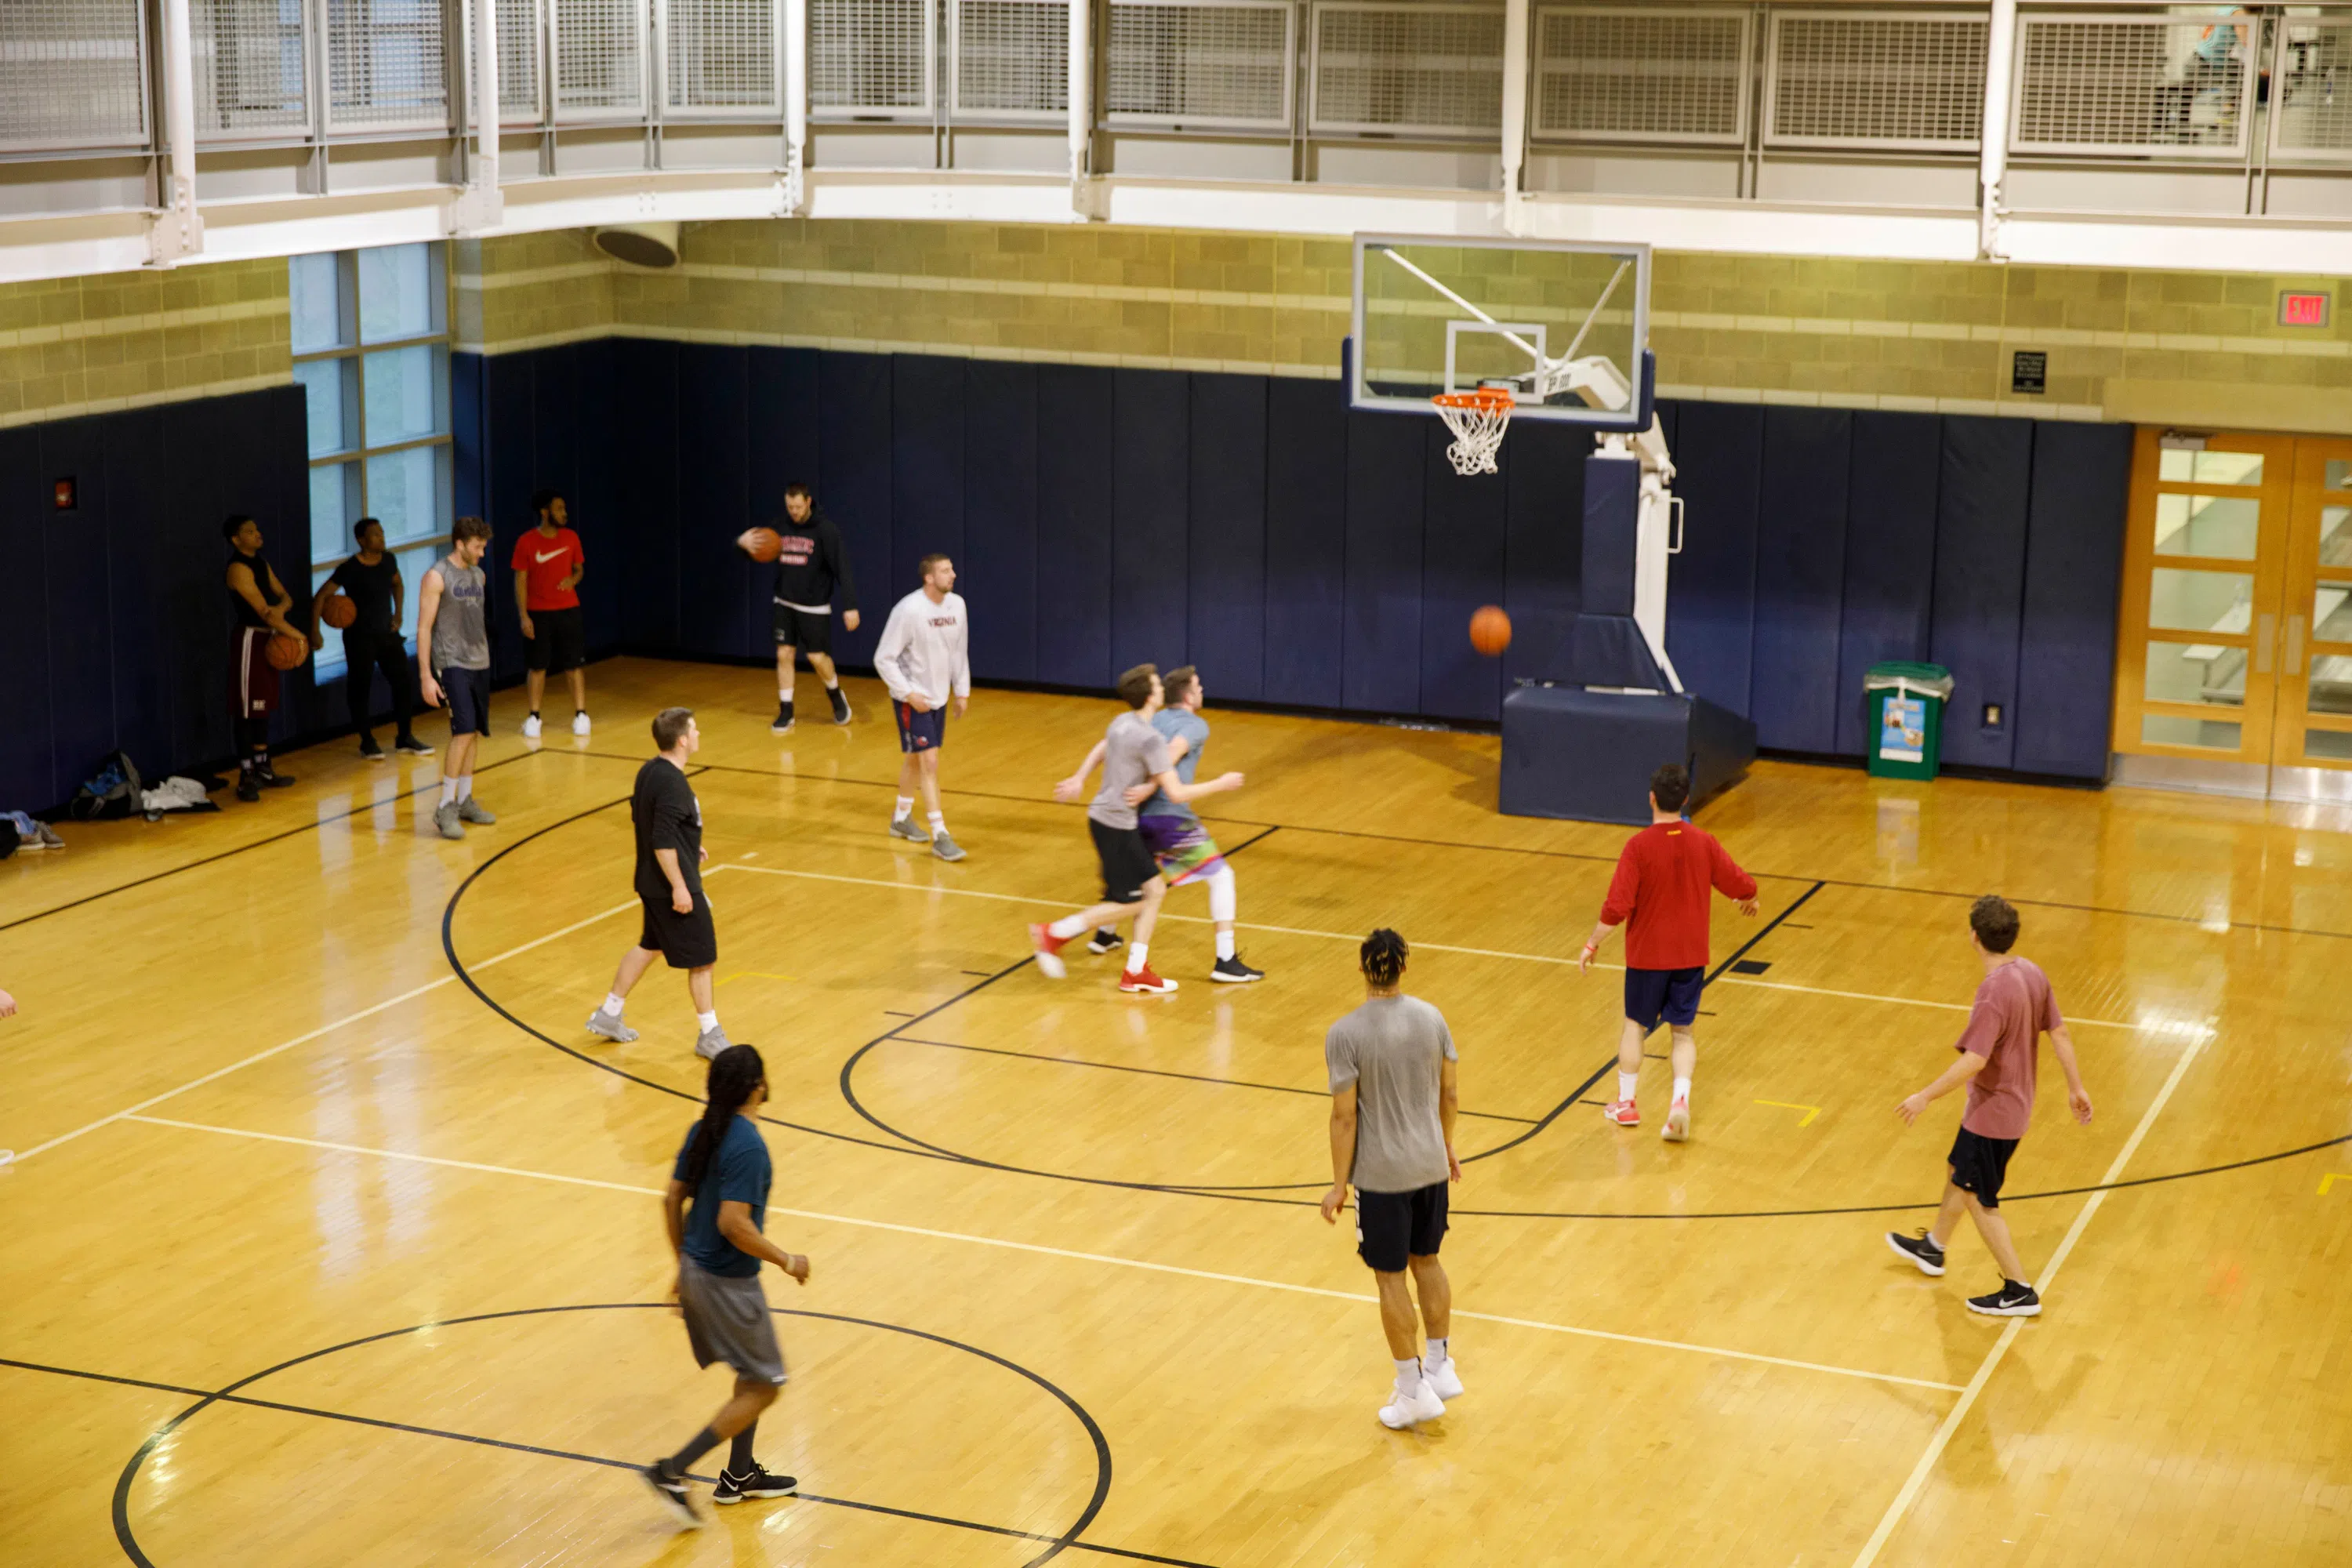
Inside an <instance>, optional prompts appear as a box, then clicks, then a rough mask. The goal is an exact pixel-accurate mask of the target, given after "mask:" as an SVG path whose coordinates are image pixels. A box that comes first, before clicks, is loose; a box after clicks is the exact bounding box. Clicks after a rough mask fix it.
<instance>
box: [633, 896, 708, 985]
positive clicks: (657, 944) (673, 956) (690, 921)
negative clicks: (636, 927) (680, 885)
mask: <svg viewBox="0 0 2352 1568" xmlns="http://www.w3.org/2000/svg"><path fill="white" fill-rule="evenodd" d="M637 901H638V902H639V903H642V904H643V905H645V907H646V923H645V930H644V931H642V932H640V933H639V934H638V937H637V945H638V946H639V947H642V948H645V949H646V950H648V951H650V952H658V953H660V954H661V955H662V957H663V959H664V960H665V961H667V963H668V964H669V966H670V967H671V968H672V969H700V968H703V967H704V966H706V965H708V964H713V963H718V962H719V928H718V927H717V926H716V925H714V924H712V923H711V919H710V900H709V899H706V898H704V897H703V896H702V895H701V894H700V893H699V892H698V893H696V894H695V895H694V912H693V913H692V914H685V915H682V914H679V913H678V912H677V910H675V909H672V908H671V907H670V901H669V894H667V892H665V893H663V894H661V895H660V896H659V897H656V898H648V897H647V896H646V895H645V894H643V893H639V894H638V895H637Z"/></svg>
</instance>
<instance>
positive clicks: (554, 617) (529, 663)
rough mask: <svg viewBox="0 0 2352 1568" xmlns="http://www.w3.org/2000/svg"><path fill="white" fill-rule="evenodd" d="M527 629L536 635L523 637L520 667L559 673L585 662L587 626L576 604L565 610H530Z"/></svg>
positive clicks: (586, 655) (575, 667) (586, 657)
mask: <svg viewBox="0 0 2352 1568" xmlns="http://www.w3.org/2000/svg"><path fill="white" fill-rule="evenodd" d="M530 629H531V630H532V631H534V632H537V633H538V634H539V635H538V636H537V637H526V638H524V639H523V645H522V657H523V665H524V668H529V669H538V670H553V671H555V672H556V673H557V674H559V675H560V674H562V672H563V671H565V670H567V669H578V668H580V667H581V666H582V665H583V664H586V663H587V662H588V626H587V622H586V620H585V618H584V617H583V616H582V614H581V609H580V606H579V605H572V607H571V608H570V609H568V610H533V611H532V612H531V613H530Z"/></svg>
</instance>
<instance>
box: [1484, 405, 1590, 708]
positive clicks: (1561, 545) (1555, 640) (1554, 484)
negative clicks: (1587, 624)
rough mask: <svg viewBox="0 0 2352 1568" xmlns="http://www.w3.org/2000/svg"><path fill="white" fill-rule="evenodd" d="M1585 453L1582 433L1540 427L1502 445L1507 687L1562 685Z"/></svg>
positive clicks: (1579, 545) (1573, 606) (1575, 603)
mask: <svg viewBox="0 0 2352 1568" xmlns="http://www.w3.org/2000/svg"><path fill="white" fill-rule="evenodd" d="M1591 450H1592V437H1591V435H1590V434H1589V433H1588V432H1585V431H1582V430H1580V429H1577V428H1576V427H1574V426H1566V425H1559V424H1555V423H1552V422H1550V421H1545V420H1534V419H1526V420H1521V421H1519V423H1518V424H1517V425H1516V426H1514V427H1513V428H1512V430H1511V433H1510V434H1509V435H1508V436H1507V437H1504V455H1503V474H1502V479H1503V484H1504V487H1505V489H1506V491H1507V498H1508V499H1507V501H1506V503H1505V507H1506V510H1505V528H1506V531H1507V534H1508V544H1509V550H1508V561H1507V564H1506V568H1505V574H1504V586H1503V598H1502V601H1501V603H1502V605H1503V608H1504V610H1505V612H1506V613H1507V614H1508V615H1509V616H1510V617H1511V646H1510V649H1509V651H1507V653H1505V654H1504V655H1503V675H1504V677H1505V679H1506V680H1507V681H1518V680H1562V679H1567V676H1568V660H1569V638H1570V634H1571V632H1573V630H1574V629H1575V626H1576V616H1577V610H1578V608H1579V606H1580V600H1581V595H1582V583H1583V574H1584V457H1585V454H1586V453H1588V452H1590V451H1591Z"/></svg>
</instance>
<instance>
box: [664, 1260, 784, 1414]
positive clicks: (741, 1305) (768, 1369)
mask: <svg viewBox="0 0 2352 1568" xmlns="http://www.w3.org/2000/svg"><path fill="white" fill-rule="evenodd" d="M677 1304H678V1305H679V1306H680V1307H681V1308H683V1309H685V1311H686V1337H687V1338H688V1340H690V1341H692V1342H693V1344H694V1360H695V1364H696V1365H698V1366H709V1364H710V1363H712V1362H715V1361H723V1362H725V1363H727V1364H728V1365H729V1366H731V1367H733V1368H734V1369H735V1370H736V1372H737V1373H740V1375H742V1376H744V1377H756V1378H758V1379H759V1380H760V1381H761V1382H762V1383H782V1382H783V1381H784V1379H785V1377H786V1375H787V1373H785V1371H784V1352H783V1348H782V1346H780V1345H778V1344H777V1343H776V1321H775V1319H773V1318H772V1317H771V1316H769V1315H768V1293H767V1292H766V1291H764V1290H762V1289H760V1277H759V1276H758V1275H756V1274H752V1275H748V1276H746V1277H745V1278H743V1279H731V1278H730V1277H729V1276H727V1275H724V1274H713V1273H711V1272H710V1271H709V1269H707V1268H702V1267H700V1266H699V1265H698V1264H697V1263H696V1262H695V1261H694V1260H693V1259H692V1258H679V1259H678V1260H677Z"/></svg>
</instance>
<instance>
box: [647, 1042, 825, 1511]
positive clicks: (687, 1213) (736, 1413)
mask: <svg viewBox="0 0 2352 1568" xmlns="http://www.w3.org/2000/svg"><path fill="white" fill-rule="evenodd" d="M708 1092H709V1102H708V1103H707V1104H705V1105H704V1106H703V1108H702V1120H701V1121H697V1122H696V1123H695V1124H694V1128H693V1130H692V1131H689V1132H688V1133H687V1135H686V1144H685V1146H684V1147H683V1148H681V1149H679V1150H678V1152H677V1169H676V1170H675V1171H673V1172H672V1173H670V1181H669V1190H668V1192H667V1193H666V1194H663V1197H662V1225H663V1226H664V1228H666V1229H667V1231H668V1233H669V1248H670V1251H672V1252H673V1253H675V1254H677V1307H678V1315H679V1316H681V1317H683V1318H684V1319H685V1320H686V1337H687V1339H688V1342H690V1343H692V1345H693V1346H694V1359H695V1362H696V1363H697V1364H698V1365H701V1366H709V1364H710V1363H712V1362H715V1361H723V1362H725V1363H727V1364H728V1365H729V1366H731V1367H733V1368H734V1369H735V1393H734V1395H733V1397H731V1398H730V1399H729V1400H728V1401H727V1403H726V1404H724V1405H720V1406H719V1414H718V1415H714V1416H712V1417H711V1418H710V1425H709V1426H705V1427H704V1428H703V1429H702V1430H701V1431H699V1432H697V1433H696V1434H695V1435H694V1436H693V1438H692V1440H691V1441H689V1442H688V1444H687V1445H686V1447H683V1448H680V1449H679V1450H678V1451H677V1453H675V1454H672V1455H671V1456H670V1457H669V1458H667V1459H656V1461H654V1463H652V1464H650V1465H647V1466H646V1468H644V1469H643V1470H642V1471H640V1472H639V1473H640V1474H641V1475H643V1476H644V1477H645V1479H646V1485H647V1486H649V1487H651V1488H653V1489H654V1495H655V1496H656V1497H657V1498H659V1499H661V1500H662V1501H663V1502H664V1503H665V1504H667V1506H668V1507H669V1508H670V1509H671V1510H673V1511H674V1512H676V1513H677V1517H678V1521H679V1522H680V1523H681V1524H683V1525H684V1526H685V1527H686V1528H687V1529H689V1530H698V1529H700V1528H701V1527H702V1515H701V1514H700V1513H699V1512H698V1511H696V1510H695V1506H694V1500H693V1499H692V1498H691V1497H690V1496H689V1495H688V1491H687V1486H686V1482H687V1469H688V1467H689V1466H691V1465H692V1464H693V1463H694V1462H695V1461H696V1460H697V1459H699V1458H702V1456H703V1455H705V1454H707V1453H709V1452H710V1450H711V1449H713V1448H715V1447H719V1444H721V1443H723V1442H726V1441H727V1440H728V1439H730V1438H732V1439H733V1440H734V1444H733V1447H730V1449H729V1450H728V1454H727V1466H726V1468H724V1469H722V1470H720V1471H719V1484H718V1485H717V1486H716V1487H713V1488H712V1489H711V1491H710V1500H711V1501H713V1502H715V1503H721V1504H724V1503H737V1502H741V1501H742V1500H744V1499H745V1498H777V1497H790V1496H792V1495H793V1492H794V1491H795V1490H796V1489H798V1488H799V1486H800V1482H799V1481H797V1480H795V1479H793V1477H791V1476H779V1475H772V1474H771V1473H770V1472H769V1471H768V1470H767V1469H765V1468H762V1467H761V1464H760V1461H759V1460H757V1459H755V1458H752V1457H751V1435H752V1433H753V1432H755V1431H756V1430H757V1429H758V1427H759V1424H760V1413H761V1411H763V1410H765V1409H767V1408H768V1406H769V1405H773V1404H774V1403H775V1402H776V1389H777V1388H778V1387H779V1386H780V1385H781V1384H782V1383H783V1381H784V1379H785V1376H786V1373H785V1371H784V1352H783V1351H782V1347H780V1346H779V1345H778V1344H777V1343H776V1323H775V1320H774V1319H773V1318H772V1317H770V1316H769V1315H768V1297H767V1293H766V1292H765V1291H763V1290H761V1289H760V1264H761V1261H762V1260H765V1261H766V1262H769V1263H772V1264H774V1265H775V1266H776V1267H777V1268H781V1269H782V1270H783V1271H784V1272H785V1273H787V1274H789V1275H791V1276H792V1277H793V1279H796V1280H798V1281H799V1282H800V1283H802V1284H803V1285H805V1284H807V1283H808V1278H809V1260H808V1258H806V1257H804V1256H803V1255H802V1254H800V1253H797V1252H786V1251H785V1250H784V1249H783V1248H782V1247H778V1246H777V1245H776V1244H775V1243H774V1242H772V1241H770V1240H769V1239H768V1238H767V1237H765V1236H762V1235H761V1226H762V1225H763V1224H765V1222H766V1220H767V1215H768V1183H769V1180H770V1178H771V1176H772V1174H773V1169H772V1166H771V1165H770V1164H769V1163H768V1145H767V1143H766V1142H765V1141H764V1140H763V1139H761V1136H760V1130H759V1128H758V1127H757V1126H755V1125H753V1123H754V1121H755V1120H756V1119H757V1117H758V1115H759V1112H760V1107H761V1106H762V1105H765V1104H766V1103H767V1102H768V1069H767V1066H766V1064H765V1063H763V1062H761V1059H760V1053H759V1052H758V1051H755V1050H753V1049H752V1048H751V1047H749V1046H730V1047H727V1048H726V1049H725V1050H723V1051H720V1052H719V1054H718V1055H717V1056H715V1057H713V1058H710V1076H709V1090H708Z"/></svg>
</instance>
